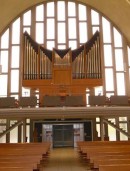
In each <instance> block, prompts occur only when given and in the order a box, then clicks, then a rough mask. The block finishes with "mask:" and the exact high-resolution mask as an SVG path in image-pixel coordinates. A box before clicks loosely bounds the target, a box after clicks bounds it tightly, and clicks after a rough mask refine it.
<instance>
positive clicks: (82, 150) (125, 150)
mask: <svg viewBox="0 0 130 171" xmlns="http://www.w3.org/2000/svg"><path fill="white" fill-rule="evenodd" d="M78 150H79V154H81V156H82V154H84V155H83V157H84V156H85V154H86V158H85V159H86V161H90V163H93V165H91V166H93V168H94V169H95V168H96V169H99V171H108V170H109V171H115V169H117V170H119V169H121V170H119V171H127V168H128V170H130V166H129V165H130V142H129V141H123V142H121V141H120V142H92V143H90V142H78ZM84 161H85V160H84ZM124 164H125V165H126V167H125V168H123V166H124ZM116 165H118V167H119V168H115V167H117V166H116ZM120 165H121V167H120ZM106 166H107V167H106ZM108 166H110V167H109V169H108ZM106 168H107V169H106ZM113 168H114V169H113ZM123 169H124V170H123Z"/></svg>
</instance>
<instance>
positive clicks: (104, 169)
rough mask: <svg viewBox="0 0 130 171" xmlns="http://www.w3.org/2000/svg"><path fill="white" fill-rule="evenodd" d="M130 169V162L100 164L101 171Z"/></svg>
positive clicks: (124, 170)
mask: <svg viewBox="0 0 130 171" xmlns="http://www.w3.org/2000/svg"><path fill="white" fill-rule="evenodd" d="M115 170H117V171H130V164H117V165H114V164H113V165H100V166H99V171H115Z"/></svg>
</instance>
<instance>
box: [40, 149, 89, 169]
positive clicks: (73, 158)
mask: <svg viewBox="0 0 130 171" xmlns="http://www.w3.org/2000/svg"><path fill="white" fill-rule="evenodd" d="M43 170H44V171H86V170H87V165H83V164H81V162H80V160H79V158H78V154H77V151H76V149H74V148H54V149H52V150H51V153H50V159H49V162H48V164H47V165H46V166H45V167H44V168H43Z"/></svg>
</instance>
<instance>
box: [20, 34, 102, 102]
mask: <svg viewBox="0 0 130 171" xmlns="http://www.w3.org/2000/svg"><path fill="white" fill-rule="evenodd" d="M23 43H24V46H23V47H24V49H23V51H24V53H23V71H22V73H23V80H22V85H23V86H24V87H29V88H30V89H31V90H39V97H40V100H42V97H43V96H45V95H51V96H52V95H59V96H67V95H82V96H83V97H84V103H85V100H86V97H85V96H86V88H92V87H95V86H101V85H102V83H103V81H102V58H101V52H100V34H99V32H98V31H97V32H96V33H95V34H94V35H93V37H92V38H91V39H90V40H89V41H88V42H86V43H84V44H83V45H82V46H80V47H79V48H78V49H75V50H71V48H68V49H62V50H61V49H55V48H53V50H52V51H51V50H48V49H46V48H44V47H42V46H40V45H39V44H38V43H36V42H35V41H34V40H33V39H32V38H31V37H30V36H29V34H28V33H27V32H25V33H24V41H23Z"/></svg>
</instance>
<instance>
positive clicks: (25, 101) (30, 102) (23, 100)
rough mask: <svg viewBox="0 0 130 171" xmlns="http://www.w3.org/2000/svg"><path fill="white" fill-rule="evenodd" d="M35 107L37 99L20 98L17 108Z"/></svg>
mask: <svg viewBox="0 0 130 171" xmlns="http://www.w3.org/2000/svg"><path fill="white" fill-rule="evenodd" d="M36 105H37V97H36V96H31V97H20V98H19V107H29V106H30V107H35V106H36Z"/></svg>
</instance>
